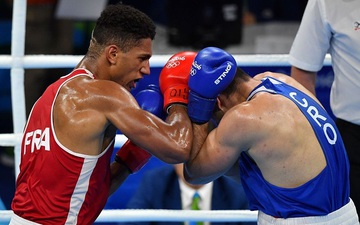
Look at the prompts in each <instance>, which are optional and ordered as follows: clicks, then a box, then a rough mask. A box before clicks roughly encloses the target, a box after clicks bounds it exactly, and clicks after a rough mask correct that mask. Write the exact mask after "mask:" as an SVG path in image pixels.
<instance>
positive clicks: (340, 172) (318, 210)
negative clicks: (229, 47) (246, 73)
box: [239, 77, 350, 218]
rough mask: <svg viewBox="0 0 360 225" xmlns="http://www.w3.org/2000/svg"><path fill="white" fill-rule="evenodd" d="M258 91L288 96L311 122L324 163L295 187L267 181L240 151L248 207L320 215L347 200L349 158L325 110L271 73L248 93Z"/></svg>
mask: <svg viewBox="0 0 360 225" xmlns="http://www.w3.org/2000/svg"><path fill="white" fill-rule="evenodd" d="M258 92H269V93H272V94H279V95H283V96H285V97H286V98H288V99H290V100H292V101H293V102H294V103H295V104H296V105H297V106H298V108H299V109H300V110H301V111H302V113H303V114H304V116H305V117H306V118H307V120H308V121H309V123H310V124H311V126H312V128H313V130H314V132H315V134H316V137H317V139H318V140H319V143H320V145H321V147H322V150H323V152H324V155H325V158H326V164H327V165H326V167H325V168H324V169H323V171H322V172H321V173H320V174H318V175H317V176H316V177H314V178H313V179H311V180H310V181H308V182H306V183H305V184H303V185H301V186H299V187H296V188H282V187H277V186H274V185H272V184H270V183H269V182H267V181H266V180H265V179H264V177H263V176H262V173H261V171H260V169H259V168H258V166H257V165H256V163H255V162H254V161H253V159H252V158H251V157H250V156H249V155H248V154H247V153H246V152H242V153H241V156H240V159H239V167H240V174H241V181H242V184H243V186H244V189H245V192H246V194H247V196H248V199H249V206H250V209H251V210H260V211H262V212H264V213H266V214H268V215H271V216H273V217H278V218H289V217H306V216H319V215H320V216H321V215H327V214H329V213H330V212H333V211H335V210H337V209H339V208H341V207H342V206H344V205H345V204H347V203H348V202H349V201H350V198H349V191H350V188H349V162H348V158H347V154H346V151H345V147H344V144H343V141H342V139H341V136H340V133H339V131H338V129H337V128H336V126H335V123H334V121H333V120H332V119H331V117H330V116H329V114H328V113H327V112H326V111H325V109H323V108H322V107H321V106H320V105H319V104H318V103H317V102H316V101H315V100H314V99H312V98H311V97H309V96H307V95H306V94H304V93H303V92H301V91H300V90H298V89H296V88H294V87H291V86H289V85H287V84H285V83H283V82H281V81H279V80H277V79H274V78H272V77H266V78H264V79H263V80H262V83H261V84H260V85H258V86H257V87H256V88H255V89H254V90H253V91H252V92H251V93H250V95H249V97H248V99H247V100H250V99H251V98H252V97H253V96H254V95H255V94H256V93H258Z"/></svg>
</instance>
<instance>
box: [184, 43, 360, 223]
mask: <svg viewBox="0 0 360 225" xmlns="http://www.w3.org/2000/svg"><path fill="white" fill-rule="evenodd" d="M202 51H204V52H202ZM202 51H200V52H199V53H198V54H197V56H196V58H195V60H194V63H193V67H192V71H191V75H192V76H190V78H189V88H190V94H189V103H188V114H189V117H190V119H191V120H192V121H193V129H194V130H193V132H194V134H195V135H194V140H193V147H192V150H191V154H190V160H189V161H187V162H186V164H185V168H184V175H185V178H186V180H187V181H188V182H190V183H193V184H202V183H207V182H209V181H212V180H214V179H216V178H218V177H220V176H222V175H225V176H229V177H232V178H234V179H236V180H238V181H239V182H242V185H243V186H244V189H245V192H246V195H247V197H248V200H249V204H250V209H251V210H259V215H258V224H261V225H263V224H265V225H266V224H281V225H282V224H327V225H328V224H330V225H339V224H359V221H358V215H357V213H356V208H355V205H354V204H353V202H352V200H351V199H350V197H349V189H350V188H349V162H348V158H347V155H346V151H345V147H344V144H343V141H342V139H341V136H340V134H339V132H338V129H337V127H336V125H335V123H334V121H333V120H332V119H331V117H330V116H329V114H328V113H327V112H326V111H325V110H324V108H323V107H322V106H321V104H320V102H319V101H318V100H317V99H316V98H315V96H314V95H313V94H312V93H310V92H309V91H308V90H306V89H305V88H304V87H303V86H302V85H300V84H299V83H298V82H296V81H295V80H294V79H292V78H291V77H290V76H287V75H284V74H279V73H271V72H265V73H262V74H258V75H256V76H255V77H253V78H252V77H251V76H249V75H248V74H246V73H245V72H244V71H242V70H241V69H240V68H238V69H237V71H236V73H234V74H235V75H232V72H229V73H228V74H226V76H230V77H233V79H232V81H231V83H230V84H228V83H226V84H225V83H224V84H223V87H221V88H219V86H218V84H217V83H219V82H220V83H222V82H223V80H222V78H223V74H219V73H218V74H217V76H215V75H214V76H213V75H212V74H211V73H210V75H209V72H208V71H207V70H206V69H204V68H205V67H204V65H207V64H209V61H211V60H215V61H216V60H217V59H216V58H217V56H216V54H214V53H213V52H214V51H215V52H218V51H222V50H219V49H217V48H208V49H204V50H202ZM209 51H210V52H212V53H211V54H209V53H208V52H209ZM223 54H225V53H223ZM209 56H210V57H209ZM233 63H235V62H233ZM219 78H221V79H219ZM226 79H228V78H226ZM226 82H228V81H227V80H226ZM194 83H196V84H197V85H192V84H194ZM200 83H206V84H207V85H206V86H202V85H199V84H200ZM192 95H194V96H195V97H194V96H192ZM214 101H216V104H217V107H216V110H214V113H213V115H211V114H210V113H205V111H206V112H209V111H210V109H212V108H213V107H214ZM210 102H211V103H210ZM204 108H205V109H206V110H204ZM214 115H216V116H218V117H220V118H218V121H219V123H218V124H217V127H216V128H214V129H213V130H212V131H211V132H208V130H209V124H210V123H209V121H210V120H211V117H214ZM213 119H214V118H213Z"/></svg>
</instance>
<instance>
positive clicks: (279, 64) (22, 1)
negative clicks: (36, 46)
mask: <svg viewBox="0 0 360 225" xmlns="http://www.w3.org/2000/svg"><path fill="white" fill-rule="evenodd" d="M25 23H26V0H14V3H13V20H12V31H11V55H0V70H1V69H10V83H11V84H10V87H11V96H9V98H11V102H12V109H11V111H12V117H13V133H6V134H0V146H13V147H14V151H15V152H14V154H15V176H17V175H18V173H19V171H18V169H19V162H20V160H19V159H20V156H19V154H20V144H21V137H22V131H23V128H24V125H25V123H26V110H25V91H24V70H25V69H32V68H73V67H74V66H76V64H77V63H78V62H79V61H80V60H81V59H82V56H78V55H25V54H24V52H25V51H24V46H25ZM174 53H175V52H174ZM170 56H171V55H154V56H153V57H152V58H151V59H150V66H151V75H150V76H146V77H145V78H144V79H143V80H141V81H140V82H139V83H138V85H137V87H136V88H135V89H134V90H133V94H136V93H137V92H138V91H139V90H142V89H143V88H144V87H145V86H147V85H148V84H158V76H159V73H160V71H161V68H162V67H163V66H164V65H165V63H166V61H167V60H168V59H169V58H170ZM234 57H235V59H236V61H237V65H238V66H239V67H241V68H242V69H243V70H244V71H246V72H247V73H249V74H250V75H252V76H253V75H255V74H257V73H260V72H264V71H273V72H281V73H285V74H290V64H289V62H288V55H286V54H276V55H272V54H267V55H241V54H234ZM0 75H2V73H0ZM332 80H333V71H332V68H331V58H330V56H329V55H326V58H325V60H324V67H323V68H322V70H321V71H320V72H319V73H318V81H317V84H316V92H317V96H318V98H319V100H320V101H321V102H322V104H323V105H324V107H325V108H326V109H327V110H328V111H329V112H331V110H330V107H329V93H330V87H331V83H332ZM126 139H127V138H126V137H125V136H124V135H122V134H118V135H117V136H116V142H115V145H116V147H120V146H121V145H122V144H123V143H124V142H125V141H126ZM159 163H160V164H161V163H162V162H156V160H155V161H154V163H150V165H149V166H148V168H150V167H153V166H157V165H158V164H159ZM146 168H147V167H145V168H144V169H146ZM133 176H135V175H133ZM138 182H139V178H136V177H134V178H133V179H128V180H127V181H126V182H125V183H124V184H123V185H122V186H121V187H120V188H119V190H118V192H122V193H124V192H127V193H130V194H126V195H124V194H122V195H118V196H116V194H115V196H116V201H118V202H119V201H120V202H121V204H122V205H120V206H119V208H122V209H120V210H108V209H104V210H103V211H102V213H101V214H100V216H99V217H98V219H97V223H102V222H125V221H154V220H155V221H173V222H175V221H184V220H191V219H197V220H207V221H213V222H215V221H233V222H235V221H256V219H257V212H256V211H249V210H232V211H221V210H220V211H206V210H202V211H197V212H194V211H187V210H125V209H124V208H125V205H126V203H127V201H128V200H129V196H131V194H132V193H133V192H134V191H135V190H134V188H135V187H136V185H137V183H138ZM121 196H125V197H121ZM109 201H112V199H111V198H109ZM11 214H12V211H11V210H3V211H0V222H4V221H5V222H8V221H10V217H11Z"/></svg>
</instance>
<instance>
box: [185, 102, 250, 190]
mask: <svg viewBox="0 0 360 225" xmlns="http://www.w3.org/2000/svg"><path fill="white" fill-rule="evenodd" d="M239 124H242V126H246V125H244V124H246V123H245V121H244V119H243V118H242V116H241V115H240V113H239V112H236V111H235V110H233V109H232V110H230V111H229V112H227V113H226V114H225V116H224V117H223V118H222V119H221V121H220V123H219V125H218V126H217V127H216V128H215V129H213V130H212V131H211V132H210V133H209V134H208V135H207V137H206V132H207V124H203V125H198V124H193V131H194V134H196V135H194V140H193V146H192V149H191V153H190V159H189V160H188V161H187V162H186V163H185V168H184V177H185V179H186V181H187V182H189V183H192V184H204V183H208V182H210V181H212V180H214V179H216V178H218V177H220V176H222V175H232V176H233V175H234V174H227V173H228V172H230V171H231V169H232V168H233V166H234V164H235V163H237V161H238V158H239V156H240V153H241V152H242V151H245V150H247V149H249V146H250V145H249V144H250V143H249V141H248V140H247V139H248V137H249V136H248V135H246V134H245V133H244V130H245V129H241V128H239ZM232 178H233V177H232Z"/></svg>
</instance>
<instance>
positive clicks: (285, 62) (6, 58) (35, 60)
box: [0, 54, 331, 69]
mask: <svg viewBox="0 0 360 225" xmlns="http://www.w3.org/2000/svg"><path fill="white" fill-rule="evenodd" d="M170 56H171V55H168V54H166V55H154V56H153V57H151V58H150V66H151V67H163V66H164V65H165V63H166V61H167V60H168V59H169V58H170ZM233 56H234V58H235V60H236V62H237V65H238V66H290V63H289V55H287V54H254V55H239V54H234V55H233ZM82 57H83V56H79V55H25V56H24V57H23V58H21V62H18V63H20V64H22V65H23V67H24V68H25V69H35V68H72V67H74V66H76V65H77V64H78V62H79V61H80V60H81V59H82ZM17 60H19V59H17ZM14 61H16V60H15V59H14V58H13V57H12V56H10V55H0V69H9V68H11V67H12V65H13V62H14ZM329 65H331V57H330V55H329V54H327V55H326V57H325V59H324V66H329Z"/></svg>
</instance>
